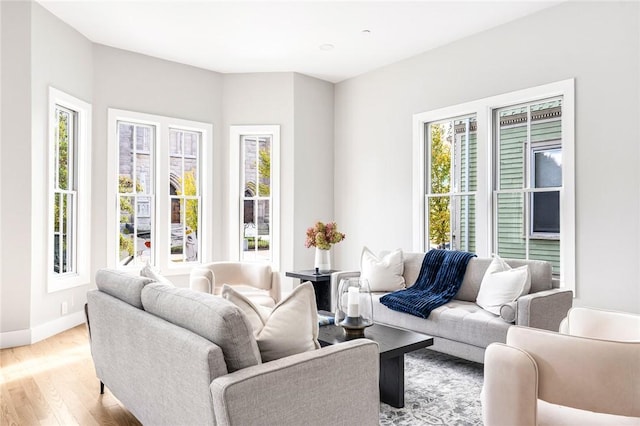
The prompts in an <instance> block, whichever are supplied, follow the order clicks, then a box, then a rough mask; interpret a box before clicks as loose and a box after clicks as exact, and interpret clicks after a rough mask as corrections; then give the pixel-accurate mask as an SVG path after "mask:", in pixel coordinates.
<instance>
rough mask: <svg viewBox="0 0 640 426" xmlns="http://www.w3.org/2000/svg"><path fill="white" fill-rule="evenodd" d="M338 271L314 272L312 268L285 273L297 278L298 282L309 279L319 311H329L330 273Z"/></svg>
mask: <svg viewBox="0 0 640 426" xmlns="http://www.w3.org/2000/svg"><path fill="white" fill-rule="evenodd" d="M333 272H338V271H337V270H331V271H328V272H321V273H318V274H316V272H315V271H314V270H312V269H308V270H303V271H291V272H287V273H286V274H285V275H286V276H287V277H291V278H298V279H299V280H300V284H302V283H303V282H305V281H311V284H313V289H314V291H315V293H316V306H317V307H318V310H319V311H331V274H332V273H333Z"/></svg>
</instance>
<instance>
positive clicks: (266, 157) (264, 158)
mask: <svg viewBox="0 0 640 426" xmlns="http://www.w3.org/2000/svg"><path fill="white" fill-rule="evenodd" d="M258 157H259V161H258V173H259V175H260V184H259V185H258V190H259V191H260V193H259V194H258V195H260V196H261V197H268V196H269V195H271V154H270V152H269V150H268V149H266V148H263V149H261V150H260V151H259V152H258ZM263 182H267V183H263Z"/></svg>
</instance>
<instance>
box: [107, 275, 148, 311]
mask: <svg viewBox="0 0 640 426" xmlns="http://www.w3.org/2000/svg"><path fill="white" fill-rule="evenodd" d="M154 281H155V280H153V279H151V278H145V277H137V276H135V275H131V274H128V273H126V272H123V271H118V270H116V269H108V268H105V269H100V270H98V272H96V286H97V287H98V289H99V290H100V291H103V292H105V293H107V294H108V295H110V296H113V297H115V298H117V299H120V300H122V301H123V302H127V303H128V304H130V305H132V306H135V307H136V308H138V309H142V301H141V296H140V294H141V292H142V288H143V287H144V286H146V285H147V284H149V283H152V282H154Z"/></svg>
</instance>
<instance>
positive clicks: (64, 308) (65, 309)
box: [60, 302, 69, 315]
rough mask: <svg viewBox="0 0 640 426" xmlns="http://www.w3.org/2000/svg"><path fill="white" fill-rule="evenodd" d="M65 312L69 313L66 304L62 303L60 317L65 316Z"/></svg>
mask: <svg viewBox="0 0 640 426" xmlns="http://www.w3.org/2000/svg"><path fill="white" fill-rule="evenodd" d="M67 312H69V306H67V302H62V305H61V306H60V315H67Z"/></svg>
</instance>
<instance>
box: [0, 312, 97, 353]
mask: <svg viewBox="0 0 640 426" xmlns="http://www.w3.org/2000/svg"><path fill="white" fill-rule="evenodd" d="M84 321H85V318H84V311H78V312H74V313H72V314H69V315H65V316H63V317H60V318H58V319H55V320H53V321H49V322H46V323H44V324H41V325H38V326H36V327H33V328H31V329H29V330H17V331H8V332H5V333H0V349H5V348H13V347H15V346H24V345H31V344H33V343H36V342H39V341H41V340H44V339H46V338H48V337H51V336H55V335H56V334H58V333H62V332H63V331H66V330H69V329H70V328H73V327H75V326H77V325H79V324H82V323H83V322H84Z"/></svg>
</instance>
